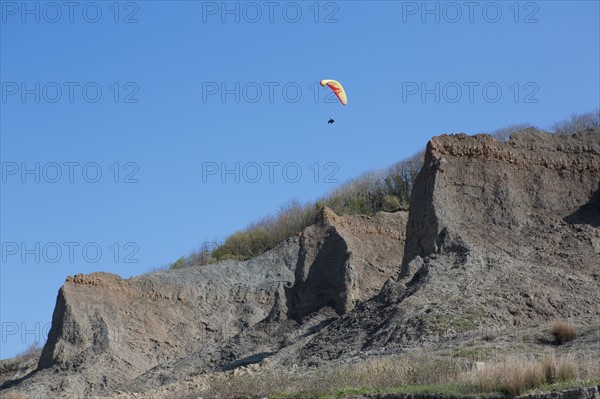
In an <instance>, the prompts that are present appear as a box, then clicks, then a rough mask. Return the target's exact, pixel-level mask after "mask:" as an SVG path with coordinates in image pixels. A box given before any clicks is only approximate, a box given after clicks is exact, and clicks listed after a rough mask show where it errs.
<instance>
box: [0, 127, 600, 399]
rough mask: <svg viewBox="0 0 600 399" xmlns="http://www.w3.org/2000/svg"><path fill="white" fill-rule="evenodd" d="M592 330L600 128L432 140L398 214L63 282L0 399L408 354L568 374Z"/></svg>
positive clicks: (183, 383)
mask: <svg viewBox="0 0 600 399" xmlns="http://www.w3.org/2000/svg"><path fill="white" fill-rule="evenodd" d="M555 320H567V321H568V322H569V323H571V324H572V325H574V326H576V327H577V336H576V337H575V338H574V339H573V340H572V341H571V342H569V343H567V344H566V345H557V344H556V343H555V342H552V341H551V339H552V337H551V336H549V335H548V325H549V323H552V322H553V321H555ZM598 331H600V129H596V130H587V131H581V132H579V133H577V134H573V135H553V134H550V133H546V132H542V131H538V130H535V129H526V130H525V131H523V132H520V133H518V134H515V135H513V136H512V137H511V139H510V140H509V141H507V142H501V141H496V140H495V139H494V138H492V137H491V136H488V135H476V136H467V135H465V134H457V135H442V136H438V137H434V138H433V139H432V140H431V141H430V142H429V143H428V145H427V148H426V153H425V163H424V166H423V168H422V170H421V172H420V173H419V175H418V177H417V179H416V182H415V185H414V187H413V189H412V194H411V198H410V211H409V212H404V211H400V212H394V213H387V212H380V213H377V214H376V215H374V216H363V215H346V216H338V215H336V214H335V213H334V212H333V211H332V210H331V209H329V208H326V207H325V208H323V209H322V210H321V212H320V213H319V214H318V216H317V218H316V220H315V223H314V224H313V225H311V226H309V227H307V228H306V229H304V230H303V231H302V232H301V233H300V234H298V235H296V236H294V237H291V238H289V239H288V240H286V241H285V242H283V243H281V244H280V245H279V246H277V247H276V248H273V249H271V250H269V251H267V252H265V253H263V254H262V255H260V256H258V257H255V258H253V259H250V260H248V261H223V262H219V263H217V264H214V265H209V266H202V267H189V268H183V269H179V270H163V271H158V272H153V273H149V274H146V275H142V276H139V277H134V278H131V279H127V280H124V279H121V278H120V277H118V276H115V275H112V274H105V273H94V274H91V275H76V276H74V277H70V278H68V279H67V281H66V282H65V284H64V285H63V287H61V288H60V291H59V293H58V298H57V303H56V307H55V310H54V315H53V326H52V329H51V331H50V333H49V337H48V341H47V343H46V345H45V347H44V349H43V352H42V354H41V357H40V360H39V363H38V367H37V370H35V371H33V372H31V373H30V374H28V375H26V376H23V375H11V374H10V373H5V374H3V375H2V377H3V378H4V379H5V381H4V383H3V385H2V389H3V390H5V391H6V393H16V392H19V393H22V394H23V395H25V397H27V398H38V397H39V398H46V397H93V396H98V397H120V398H125V397H130V395H133V394H132V392H136V393H137V392H139V393H140V394H139V397H147V398H159V397H164V398H167V397H183V396H182V395H184V394H191V393H193V392H198V391H201V390H202V389H204V388H206V387H207V386H208V385H210V382H209V378H213V377H214V376H215V375H216V376H219V375H227V376H229V375H231V374H235V375H239V374H240V373H242V374H244V373H247V374H249V375H261V373H265V375H266V374H267V373H269V372H272V371H273V370H289V371H290V372H291V373H299V372H300V371H299V370H304V371H307V372H308V371H310V370H329V369H333V368H335V367H338V366H340V365H345V364H354V363H360V362H361V361H365V359H367V360H368V359H376V358H379V357H381V356H389V355H396V356H408V355H411V356H412V355H414V354H415V353H417V352H419V353H420V352H423V351H425V352H427V353H428V354H431V355H434V354H436V355H440V356H447V357H448V356H451V357H453V358H464V359H465V360H468V359H469V358H470V359H471V360H485V361H486V362H487V361H488V360H492V358H493V356H495V355H497V354H499V353H501V354H503V355H507V354H521V355H523V354H526V355H530V356H537V355H539V354H541V353H543V352H544V351H546V350H548V349H552V350H554V351H556V353H557V354H559V355H560V354H566V353H569V354H570V355H571V356H573V357H574V359H575V362H577V363H579V364H583V363H584V362H585V360H586V359H587V358H589V357H592V358H593V357H596V358H597V357H598V356H600V337H598V334H597V332H598ZM465 350H471V351H472V352H469V355H466V354H465V353H466V352H465V353H463V352H461V351H465ZM592 373H598V374H596V375H595V377H600V368H597V369H595V370H592ZM215 378H220V377H215ZM0 383H1V381H0ZM123 392H124V393H123ZM252 393H254V392H249V394H252ZM596 393H597V390H596ZM168 395H175V396H168ZM591 395H593V393H592V394H591Z"/></svg>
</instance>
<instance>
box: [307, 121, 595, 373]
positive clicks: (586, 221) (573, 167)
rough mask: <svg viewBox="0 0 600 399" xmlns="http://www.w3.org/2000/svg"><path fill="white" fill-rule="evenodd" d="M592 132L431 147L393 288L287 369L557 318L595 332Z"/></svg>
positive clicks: (447, 140) (462, 139)
mask: <svg viewBox="0 0 600 399" xmlns="http://www.w3.org/2000/svg"><path fill="white" fill-rule="evenodd" d="M599 190H600V131H594V132H585V133H580V134H577V135H574V136H554V135H551V134H548V133H543V132H539V131H535V130H529V131H526V132H524V133H521V134H518V135H515V136H514V137H513V138H512V139H511V140H510V141H509V142H508V143H502V142H497V141H495V140H494V139H493V138H492V137H490V136H487V135H481V136H475V137H470V136H467V135H464V134H461V135H451V136H446V135H444V136H440V137H435V138H434V139H432V140H431V141H430V142H429V144H428V146H427V152H426V160H425V165H424V167H423V170H422V171H421V173H420V174H419V176H418V178H417V181H416V183H415V188H414V191H413V194H412V198H411V211H410V215H409V220H408V224H407V240H406V244H405V252H404V258H403V264H402V268H401V271H400V274H399V277H398V279H397V281H395V282H393V283H390V284H387V285H386V286H385V287H384V289H383V290H382V292H381V293H380V294H379V295H378V296H377V297H376V298H375V299H374V300H372V301H369V302H367V303H365V304H363V305H361V306H359V307H357V308H356V309H355V310H354V311H353V312H351V313H349V314H347V315H344V316H343V317H342V318H341V319H340V320H337V321H336V322H334V323H332V324H331V325H330V326H329V327H328V328H327V329H326V330H323V331H321V332H319V333H317V334H316V335H315V337H314V338H313V339H312V340H311V342H310V343H309V344H308V345H306V346H305V347H303V348H301V349H300V350H299V352H298V354H297V355H295V361H298V362H301V361H305V362H311V363H313V364H314V363H315V362H316V361H318V362H321V363H323V362H328V361H332V360H336V359H343V358H346V357H350V356H357V355H359V354H360V353H362V352H375V353H389V352H392V351H402V350H403V349H406V348H408V347H414V346H416V345H427V346H429V347H431V346H435V345H438V344H440V343H441V342H444V341H447V340H451V339H461V338H463V339H467V338H468V339H473V338H474V337H477V338H479V339H481V338H482V337H483V336H484V335H485V334H486V332H487V331H491V330H493V331H494V334H496V335H500V336H502V335H509V334H514V331H515V330H523V331H525V330H527V329H528V328H531V327H535V326H539V325H543V324H544V323H547V322H549V321H552V320H555V319H559V318H561V319H572V320H580V321H582V322H583V323H586V324H590V323H591V325H594V326H596V327H600V323H599V322H598V320H599V319H598V316H599V309H598V304H599V303H600V229H599V228H598V227H599V224H598V218H599V216H600V202H599V201H598V197H599V194H598V193H599Z"/></svg>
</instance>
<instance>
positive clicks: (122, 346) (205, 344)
mask: <svg viewBox="0 0 600 399" xmlns="http://www.w3.org/2000/svg"><path fill="white" fill-rule="evenodd" d="M406 219H407V214H406V213H403V212H398V213H394V214H387V213H381V214H378V215H376V216H374V217H365V216H345V217H339V216H337V215H335V214H334V213H333V212H332V211H330V210H329V209H323V211H322V212H321V213H320V215H319V216H318V219H317V220H316V223H315V225H313V226H310V227H308V228H307V229H306V230H305V231H304V232H302V234H300V235H299V236H297V237H293V238H290V239H289V240H287V241H286V242H284V243H282V244H281V245H279V246H278V247H277V248H274V249H272V250H270V251H268V252H266V253H264V254H263V255H261V256H259V257H257V258H254V259H252V260H249V261H247V262H234V261H226V262H221V263H219V264H215V265H210V266H203V267H190V268H186V269H180V270H165V271H159V272H154V273H149V274H147V275H143V276H139V277H135V278H131V279H128V280H124V279H121V278H120V277H118V276H116V275H112V274H107V273H94V274H91V275H76V276H75V277H69V278H68V279H67V281H66V283H65V284H64V286H63V287H61V289H60V291H59V294H58V298H57V302H56V307H55V310H54V315H53V324H52V329H51V331H50V333H49V336H48V341H47V343H46V345H45V347H44V350H43V352H42V355H41V357H40V360H39V365H38V369H37V371H36V372H34V373H32V374H30V375H28V376H27V377H26V378H22V379H20V380H19V379H17V380H13V381H8V382H6V383H5V384H4V385H3V388H5V389H8V388H10V387H11V386H13V385H15V384H16V385H18V386H19V387H18V388H19V390H20V391H22V392H25V394H26V395H27V397H44V398H46V397H48V396H49V395H59V396H60V395H64V396H67V397H69V396H70V397H83V396H89V395H92V394H96V393H97V394H101V393H102V392H106V391H110V390H111V389H113V388H117V387H121V386H124V385H126V384H128V383H131V382H132V381H134V380H135V379H136V378H137V379H138V380H140V379H141V380H143V377H142V376H143V374H144V373H146V372H149V370H151V369H153V368H157V369H167V370H168V366H169V364H170V362H171V363H172V362H174V361H177V360H178V359H180V358H181V359H184V360H185V359H186V358H189V357H192V358H193V357H194V354H195V355H196V357H198V356H199V355H203V356H201V360H203V361H204V363H207V366H206V367H207V368H210V367H218V366H219V367H220V366H224V365H227V364H229V363H235V362H236V361H238V360H239V359H240V358H242V357H244V356H246V355H247V356H251V355H253V354H255V353H256V352H257V351H259V349H260V348H261V345H262V347H263V348H262V350H260V351H259V352H260V353H265V354H266V353H271V352H273V351H274V350H276V348H278V347H279V345H281V341H282V340H285V334H284V331H282V333H281V334H280V335H281V336H280V337H276V336H274V335H272V334H266V333H265V332H262V333H259V332H255V331H254V329H252V328H253V326H256V325H259V322H261V321H263V323H261V324H260V325H261V326H262V325H265V324H268V322H269V321H273V322H275V321H278V320H285V321H286V323H287V324H285V326H284V327H285V328H283V327H282V328H283V330H285V332H289V331H292V330H298V329H297V328H296V326H297V325H299V324H300V323H299V322H300V321H301V320H302V318H304V317H305V316H306V315H307V314H309V313H312V312H314V311H318V310H320V309H321V308H326V307H327V308H332V309H334V310H335V312H337V313H338V314H343V313H345V312H347V311H349V310H351V309H352V308H353V307H354V305H355V303H356V302H357V301H361V300H366V299H368V298H370V297H371V296H373V295H374V294H375V293H377V292H378V291H379V289H380V288H381V286H382V285H383V283H384V282H385V281H386V280H387V279H388V278H389V277H390V276H392V275H394V274H395V273H396V271H397V269H398V267H399V265H400V262H401V259H402V254H403V247H404V245H403V244H404V231H405V226H406ZM382 253H383V254H385V256H384V257H382V255H381V254H382ZM335 312H333V311H332V312H331V314H332V316H333V317H337V314H336V313H335ZM304 324H305V327H304V328H305V329H307V328H309V329H318V328H321V327H322V324H320V322H317V323H313V324H314V325H313V324H311V323H304ZM282 328H279V330H281V329H282ZM250 329H252V333H249V335H250V336H251V338H246V339H242V342H241V343H240V342H238V343H237V344H236V343H235V342H233V343H231V344H230V346H231V347H230V348H229V352H227V346H226V345H225V344H224V343H227V342H229V341H228V340H229V339H230V338H231V337H235V336H236V335H238V334H239V333H240V332H243V331H247V330H250ZM252 334H255V335H257V336H256V337H253V336H252ZM298 334H299V330H298V331H295V332H294V333H293V334H291V335H296V336H297V335H298ZM261 339H262V341H264V342H261ZM290 339H291V338H290ZM257 358H259V359H260V356H258V357H257ZM232 367H233V366H232ZM195 368H197V366H195ZM163 374H164V373H163ZM170 374H175V375H169V376H164V377H163V380H166V379H167V378H173V379H176V378H177V376H178V375H179V369H178V370H177V373H170ZM160 382H161V381H160V380H158V381H156V380H149V381H148V384H156V383H158V384H160Z"/></svg>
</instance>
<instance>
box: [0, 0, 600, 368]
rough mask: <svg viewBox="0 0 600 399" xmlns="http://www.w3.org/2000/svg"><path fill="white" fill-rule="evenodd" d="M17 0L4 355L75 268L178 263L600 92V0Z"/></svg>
mask: <svg viewBox="0 0 600 399" xmlns="http://www.w3.org/2000/svg"><path fill="white" fill-rule="evenodd" d="M0 4H1V11H2V20H1V30H0V46H1V54H0V55H1V61H0V67H1V71H0V80H1V81H2V93H1V95H2V98H1V99H0V106H1V115H0V129H1V151H0V155H1V158H2V186H1V187H2V191H1V218H2V225H1V235H2V237H1V242H2V263H1V269H0V277H1V280H0V288H1V293H0V300H1V304H0V311H1V314H0V319H1V322H2V340H1V342H0V345H1V347H0V358H6V357H11V356H13V355H15V354H16V353H18V352H20V351H22V350H24V349H25V348H26V347H27V346H29V345H31V344H32V343H33V342H34V341H44V340H45V338H46V337H45V334H47V331H48V328H49V323H50V320H51V317H52V310H53V308H54V303H55V299H56V294H57V291H58V289H59V287H60V286H61V285H62V284H63V282H64V280H65V278H66V277H67V276H68V275H74V274H76V273H91V272H94V271H107V272H112V273H117V274H119V275H121V276H123V277H130V276H134V275H139V274H141V273H144V272H146V271H148V270H150V269H151V268H153V267H158V266H164V265H166V264H168V263H170V262H172V261H174V260H176V259H177V258H178V257H180V256H182V255H185V254H188V253H189V252H190V251H191V250H193V249H195V248H197V247H198V246H199V245H201V243H202V242H205V241H213V240H215V239H216V240H219V239H223V238H224V237H226V236H227V235H228V234H230V233H232V232H234V231H235V230H236V229H240V228H243V227H244V226H245V225H247V224H248V223H250V222H252V221H253V220H256V219H257V218H260V217H261V216H265V215H267V214H270V213H273V212H275V211H277V209H278V208H279V207H280V206H281V205H282V204H283V203H285V202H286V201H288V200H290V199H292V198H297V199H299V200H301V201H303V202H304V201H310V200H314V199H316V198H317V197H319V196H321V195H323V194H325V193H327V192H328V191H330V190H332V189H333V188H335V187H336V184H335V181H339V182H343V181H345V180H347V179H349V178H351V177H354V176H356V175H359V174H360V173H362V172H364V171H367V170H370V169H376V168H380V167H385V166H387V165H390V164H392V163H394V162H396V161H398V160H400V159H402V158H405V157H407V156H410V155H411V154H413V153H415V152H417V151H419V150H420V149H422V148H423V147H424V146H425V144H426V142H427V140H429V139H430V138H431V137H432V136H435V135H438V134H442V133H455V132H466V133H470V134H472V133H478V132H485V131H492V130H495V129H497V128H501V127H505V126H508V125H512V124H516V123H531V124H534V125H536V126H539V127H541V128H549V127H550V126H551V124H552V123H553V122H555V121H558V120H562V119H564V118H567V117H568V116H569V115H570V114H572V113H575V112H586V111H590V110H592V109H594V108H596V107H598V106H600V78H599V71H600V65H599V61H600V55H599V47H600V43H599V37H600V27H599V21H600V10H599V3H598V2H597V1H568V2H567V1H539V2H527V1H521V2H514V1H507V2H503V1H500V2H475V3H469V2H433V1H430V2H427V3H424V2H420V1H419V2H400V1H397V2H396V1H369V2H367V1H337V2H327V1H324V2H315V1H307V2H277V1H274V2H263V1H259V2H234V1H229V2H227V3H224V2H221V1H219V2H201V1H131V2H127V1H122V2H115V1H107V2H104V1H97V2H74V3H73V6H72V7H73V8H71V9H70V8H68V6H65V5H64V4H63V2H36V1H28V2H21V1H18V2H12V1H1V2H0ZM326 78H327V79H337V80H339V81H340V82H341V83H342V84H343V85H344V87H345V89H346V91H347V93H348V99H349V103H348V106H346V107H343V106H341V105H340V104H339V103H336V102H331V101H329V97H327V95H328V92H327V91H326V89H320V88H319V87H318V86H317V85H316V84H317V82H318V81H319V80H320V79H326ZM223 90H225V95H223ZM329 117H333V118H334V119H335V121H336V122H335V124H333V125H328V124H327V120H328V119H329ZM215 166H216V167H217V168H218V170H217V171H216V174H207V173H206V172H207V171H209V170H211V169H209V168H214V167H215ZM236 168H237V169H236ZM270 168H271V169H270ZM222 169H226V170H230V171H231V172H230V173H227V174H225V175H221V171H222ZM27 170H28V171H30V172H25V173H24V171H27ZM270 171H271V172H273V173H272V177H271V179H270V178H269V172H270ZM284 171H285V173H284ZM317 171H318V172H319V173H316V172H317ZM258 172H260V174H257V173H258ZM298 172H301V175H298ZM236 180H237V181H236ZM332 181H333V182H332Z"/></svg>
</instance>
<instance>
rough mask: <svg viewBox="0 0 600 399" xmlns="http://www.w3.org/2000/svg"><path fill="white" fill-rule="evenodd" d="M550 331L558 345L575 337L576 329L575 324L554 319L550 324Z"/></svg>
mask: <svg viewBox="0 0 600 399" xmlns="http://www.w3.org/2000/svg"><path fill="white" fill-rule="evenodd" d="M550 331H551V333H552V335H553V336H554V340H555V342H556V343H557V344H558V345H562V344H564V343H567V342H569V341H572V340H574V339H575V338H576V337H577V329H576V328H575V326H573V325H572V324H570V323H568V322H566V321H563V320H557V321H555V322H554V323H553V324H552V327H551V328H550Z"/></svg>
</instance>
